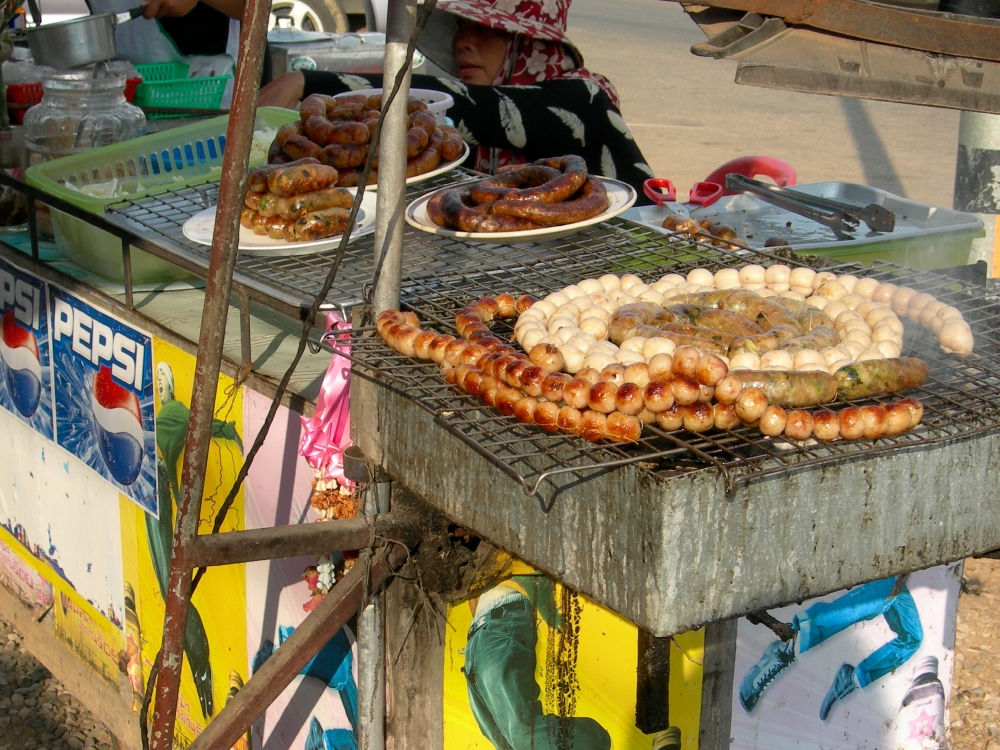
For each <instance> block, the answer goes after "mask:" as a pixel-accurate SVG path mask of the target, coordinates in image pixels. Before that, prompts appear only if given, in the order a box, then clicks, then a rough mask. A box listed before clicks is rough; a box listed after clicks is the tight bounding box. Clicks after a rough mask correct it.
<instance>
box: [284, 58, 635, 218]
mask: <svg viewBox="0 0 1000 750" xmlns="http://www.w3.org/2000/svg"><path fill="white" fill-rule="evenodd" d="M303 73H304V74H305V93H304V96H309V95H310V94H317V93H319V94H328V95H336V94H341V93H344V92H347V91H356V90H359V89H367V88H381V87H382V76H381V75H357V74H354V73H328V72H322V71H303ZM411 86H412V87H413V88H415V89H433V90H435V91H445V92H447V93H449V94H451V95H452V97H454V99H455V104H454V106H453V107H452V108H451V109H449V110H448V117H450V118H451V119H452V121H453V122H454V123H455V127H456V128H458V130H459V131H460V132H461V133H462V137H463V138H464V139H465V141H466V142H467V143H468V144H469V145H470V146H484V147H486V148H491V149H511V150H514V151H518V152H520V153H522V154H524V158H525V160H526V161H535V160H536V159H546V158H551V157H553V156H564V155H566V154H576V155H578V156H582V157H583V158H584V159H585V160H586V162H587V168H588V170H589V171H590V172H591V173H592V174H599V175H603V176H604V177H611V178H613V179H616V180H621V181H622V182H627V183H628V184H629V185H631V186H632V187H634V188H635V189H636V191H637V192H638V194H639V200H638V203H639V204H640V205H641V204H643V203H648V202H649V201H648V199H647V198H646V197H645V195H644V194H643V192H642V183H643V181H644V180H646V179H648V178H649V177H652V176H653V172H652V170H651V169H650V168H649V165H648V164H647V163H646V159H645V158H644V157H643V155H642V152H641V151H640V150H639V146H638V145H637V144H636V142H635V139H634V138H633V137H632V133H631V132H629V129H628V126H627V125H626V124H625V120H623V119H622V116H621V113H620V112H619V111H618V108H617V107H616V106H615V105H614V104H613V103H612V102H611V99H610V98H609V97H608V95H607V94H606V93H605V92H604V90H603V89H601V88H600V87H599V86H598V85H597V84H595V83H593V82H592V81H586V80H579V79H561V80H551V81H541V82H539V83H537V84H534V85H531V86H468V85H466V84H464V83H461V82H460V81H454V80H450V79H445V78H436V77H434V76H425V75H415V76H413V80H412V82H411ZM474 163H475V149H473V152H472V155H471V156H470V157H469V160H468V161H467V162H466V166H471V165H472V164H474Z"/></svg>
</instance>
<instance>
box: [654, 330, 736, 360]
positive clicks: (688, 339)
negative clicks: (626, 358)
mask: <svg viewBox="0 0 1000 750" xmlns="http://www.w3.org/2000/svg"><path fill="white" fill-rule="evenodd" d="M634 330H635V335H637V336H645V337H646V338H651V337H653V336H662V337H663V338H666V339H670V340H671V341H673V342H674V343H675V344H677V346H693V347H695V348H696V349H698V350H700V351H701V352H703V353H705V354H720V355H725V353H726V347H724V346H723V345H722V344H719V343H717V342H715V341H710V340H709V339H700V338H698V337H697V336H688V335H686V334H683V333H674V332H673V331H664V330H662V329H660V328H650V327H649V326H638V327H637V328H635V329H634Z"/></svg>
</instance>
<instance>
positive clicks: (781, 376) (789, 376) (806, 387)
mask: <svg viewBox="0 0 1000 750" xmlns="http://www.w3.org/2000/svg"><path fill="white" fill-rule="evenodd" d="M729 377H733V378H736V379H737V380H739V381H740V382H741V383H743V390H744V392H746V390H747V389H748V388H757V389H759V390H760V391H762V392H763V393H764V395H765V396H767V401H768V403H769V404H774V405H775V406H786V407H791V408H800V407H803V406H815V405H817V404H826V403H829V402H830V401H833V400H834V399H835V398H837V380H836V379H835V378H834V377H833V376H832V375H828V374H826V373H825V372H780V371H777V372H765V371H760V370H731V371H730V372H729Z"/></svg>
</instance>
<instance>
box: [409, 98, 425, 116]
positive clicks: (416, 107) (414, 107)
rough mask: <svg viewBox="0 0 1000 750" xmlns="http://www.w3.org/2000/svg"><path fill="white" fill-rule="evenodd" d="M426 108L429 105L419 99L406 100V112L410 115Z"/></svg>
mask: <svg viewBox="0 0 1000 750" xmlns="http://www.w3.org/2000/svg"><path fill="white" fill-rule="evenodd" d="M425 109H427V105H426V104H424V103H423V102H422V101H420V100H419V99H410V100H409V101H407V102H406V114H408V115H412V114H413V113H414V112H420V111H421V110H425Z"/></svg>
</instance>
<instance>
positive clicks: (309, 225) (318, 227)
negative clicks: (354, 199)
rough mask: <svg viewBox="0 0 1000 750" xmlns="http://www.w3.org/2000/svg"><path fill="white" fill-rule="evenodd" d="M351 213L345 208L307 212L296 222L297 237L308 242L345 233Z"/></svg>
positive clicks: (295, 232)
mask: <svg viewBox="0 0 1000 750" xmlns="http://www.w3.org/2000/svg"><path fill="white" fill-rule="evenodd" d="M350 215H351V212H350V211H348V210H347V209H344V208H325V209H323V210H322V211H313V212H312V213H309V214H306V215H305V216H303V217H301V218H300V219H299V220H298V221H296V222H295V227H294V229H293V231H294V234H295V239H296V240H298V241H299V242H308V241H311V240H322V239H326V238H327V237H333V236H334V235H337V234H343V233H344V230H345V229H346V228H347V219H348V217H349V216H350Z"/></svg>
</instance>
